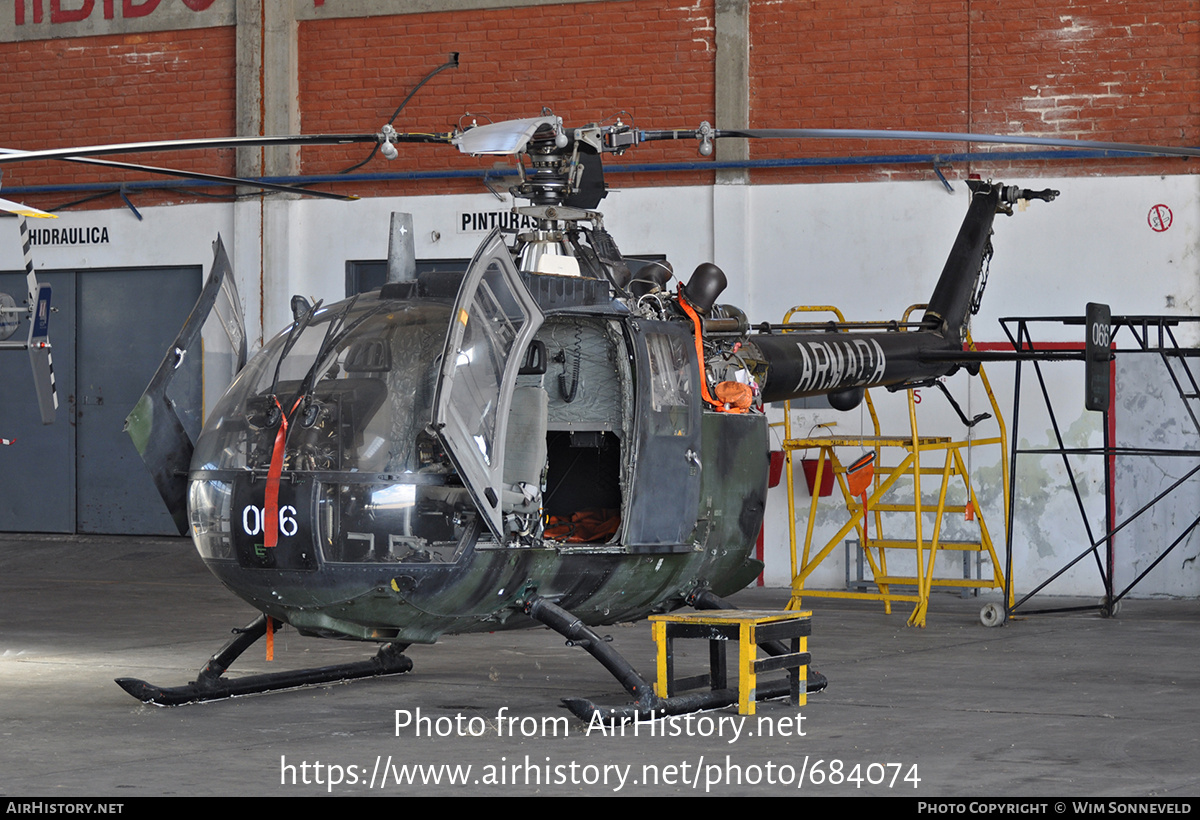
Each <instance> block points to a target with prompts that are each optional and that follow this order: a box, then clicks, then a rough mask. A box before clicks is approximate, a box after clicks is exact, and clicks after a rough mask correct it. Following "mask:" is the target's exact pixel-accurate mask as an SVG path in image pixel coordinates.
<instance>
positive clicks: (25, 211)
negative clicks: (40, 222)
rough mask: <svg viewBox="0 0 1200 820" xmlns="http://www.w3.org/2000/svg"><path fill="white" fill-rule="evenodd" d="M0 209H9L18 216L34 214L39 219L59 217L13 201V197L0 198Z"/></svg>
mask: <svg viewBox="0 0 1200 820" xmlns="http://www.w3.org/2000/svg"><path fill="white" fill-rule="evenodd" d="M0 211H8V212H9V213H14V214H16V215H17V216H33V217H37V218H38V219H58V217H57V216H55V215H54V214H50V213H46V212H45V211H39V210H38V209H37V208H31V207H29V206H28V205H22V204H21V203H20V202H13V201H12V200H11V199H0Z"/></svg>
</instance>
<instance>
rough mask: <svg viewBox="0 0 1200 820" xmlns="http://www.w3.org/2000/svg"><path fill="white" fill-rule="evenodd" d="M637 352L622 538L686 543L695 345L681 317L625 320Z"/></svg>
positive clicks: (695, 411) (693, 458)
mask: <svg viewBox="0 0 1200 820" xmlns="http://www.w3.org/2000/svg"><path fill="white" fill-rule="evenodd" d="M630 334H631V337H632V340H633V347H634V350H635V351H636V356H635V361H636V363H637V396H636V398H635V402H636V404H635V407H636V411H635V416H636V420H635V422H634V429H635V431H636V432H635V433H634V439H635V442H636V444H635V446H636V448H637V449H636V457H635V460H634V464H633V471H634V472H633V482H632V485H633V486H632V490H631V492H630V494H629V496H630V497H629V500H628V502H627V504H626V514H625V516H624V518H625V543H626V544H627V545H628V547H629V549H630V551H631V552H660V551H673V548H678V549H689V550H690V549H691V545H690V544H689V543H686V539H688V537H689V536H690V535H691V534H692V531H693V530H694V529H695V528H696V516H697V514H698V511H699V508H700V470H701V467H702V465H701V462H700V441H701V436H700V398H699V395H698V394H697V391H698V390H699V387H698V385H697V382H696V380H697V379H698V378H699V368H698V364H697V362H696V343H695V340H694V338H693V337H692V335H691V332H690V330H689V329H688V328H687V327H686V326H685V325H683V324H681V323H675V322H654V321H646V320H638V321H634V322H631V323H630Z"/></svg>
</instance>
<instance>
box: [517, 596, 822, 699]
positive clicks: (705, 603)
mask: <svg viewBox="0 0 1200 820" xmlns="http://www.w3.org/2000/svg"><path fill="white" fill-rule="evenodd" d="M691 603H692V604H693V606H695V607H696V608H697V609H736V607H733V606H731V605H729V604H727V603H725V602H724V601H722V600H721V599H720V598H718V597H717V596H715V595H712V594H711V593H708V592H703V593H701V594H700V595H698V596H696V598H695V600H693V601H692V602H691ZM525 612H526V614H527V615H529V617H531V618H533V619H534V620H535V621H538V622H540V623H543V624H545V625H546V626H548V627H550V628H551V629H553V630H554V631H555V632H557V633H559V634H560V635H562V636H563V637H565V638H566V639H567V643H568V645H570V646H578V647H581V648H583V649H586V650H587V651H588V653H589V654H590V655H591V656H592V657H593V658H595V659H596V660H598V661H599V662H600V664H601V665H602V666H603V667H604V668H605V669H607V670H608V671H609V672H610V673H611V674H612V676H613V677H614V678H616V679H617V681H618V682H619V683H620V684H621V685H622V686H623V687H624V688H625V691H626V692H628V693H629V694H630V695H631V696H632V697H633V698H634V702H633V703H631V704H626V705H624V706H615V707H612V706H597V705H596V704H595V703H593V702H592V701H590V700H588V699H587V698H563V705H564V706H566V707H567V709H568V710H570V712H571V714H573V715H575V717H577V718H579V719H580V720H583V721H586V722H589V723H590V722H591V720H592V718H593V717H594V716H596V715H599V716H600V717H601V718H602V719H604V720H606V721H607V720H617V721H631V720H634V719H637V720H651V719H654V718H659V717H664V716H667V715H682V714H687V713H688V712H699V711H703V710H705V709H720V708H721V707H724V706H730V705H732V704H735V703H737V702H738V692H737V690H736V689H712V690H709V691H706V692H698V693H696V694H689V695H675V696H673V697H669V698H661V697H659V696H657V695H655V694H654V689H653V687H652V686H651V685H650V684H649V683H647V682H646V680H645V679H644V678H642V676H641V675H640V674H638V672H637V670H636V669H634V668H633V666H632V665H631V664H630V663H629V661H627V660H625V658H624V657H622V656H621V654H620V653H619V652H617V651H616V650H615V649H613V648H612V647H610V646H609V645H608V643H607V641H606V640H605V639H604V638H602V637H601V636H600V635H598V634H597V633H596V632H595V631H594V630H593V629H592V628H591V627H589V626H587V624H585V623H583V621H581V620H580V619H579V618H577V617H576V616H574V615H572V614H571V613H570V612H568V611H567V610H565V609H563V608H562V607H560V606H558V605H557V604H554V603H551V602H550V601H548V600H546V599H545V598H540V597H534V598H531V599H530V600H529V601H528V602H527V603H526V605H525ZM763 649H765V650H766V651H767V652H769V653H770V654H772V655H774V654H777V650H778V651H780V652H785V651H786V649H785V648H784V647H783V646H782V645H781V646H779V647H773V646H765V645H764V646H763ZM827 685H828V681H826V679H825V676H824V675H822V674H821V673H820V672H814V671H813V670H811V669H810V670H809V671H808V680H807V681H806V691H808V692H810V693H811V692H820V691H821V690H822V689H824V688H825V687H826V686H827ZM790 693H791V684H790V682H789V681H787V680H783V681H779V682H777V683H769V684H759V686H758V688H757V694H756V700H772V699H774V698H781V697H786V696H787V695H789V694H790Z"/></svg>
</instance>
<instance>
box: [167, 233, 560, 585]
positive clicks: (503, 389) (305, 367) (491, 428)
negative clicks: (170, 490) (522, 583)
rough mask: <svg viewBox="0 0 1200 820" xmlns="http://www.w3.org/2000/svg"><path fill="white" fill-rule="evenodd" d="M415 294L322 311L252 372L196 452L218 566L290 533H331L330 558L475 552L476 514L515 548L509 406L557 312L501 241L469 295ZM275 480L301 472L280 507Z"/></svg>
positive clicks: (202, 526)
mask: <svg viewBox="0 0 1200 820" xmlns="http://www.w3.org/2000/svg"><path fill="white" fill-rule="evenodd" d="M414 295H415V294H413V293H411V292H410V293H409V294H407V296H408V297H409V298H392V296H391V295H389V294H387V293H386V292H385V293H384V294H378V293H376V294H368V295H365V296H362V297H356V298H354V299H349V300H346V301H344V302H340V303H338V304H336V305H333V306H331V307H329V308H325V309H321V308H320V307H319V306H318V308H316V309H312V310H310V311H308V312H307V313H305V314H304V315H302V316H301V317H299V318H298V319H297V321H296V322H295V323H294V324H293V325H292V327H290V328H289V329H288V330H287V331H285V332H283V333H281V334H280V335H278V336H277V337H275V338H274V339H273V340H272V341H271V342H269V343H268V344H267V345H266V347H265V348H264V349H263V351H262V352H260V353H259V355H257V356H255V357H254V359H253V360H252V361H251V362H250V364H248V365H247V367H246V368H245V369H244V370H243V371H242V372H241V374H240V375H239V376H238V378H237V379H236V380H235V382H234V384H233V385H232V387H231V388H230V390H229V391H228V392H227V393H226V395H225V396H224V398H222V399H221V401H220V402H219V403H218V405H217V407H216V408H215V409H214V411H213V415H212V418H211V419H210V420H209V423H208V424H207V425H206V427H205V430H204V433H203V434H202V435H201V437H200V439H199V441H198V442H197V444H196V448H195V452H194V455H193V459H192V469H191V478H192V485H191V501H192V503H191V505H190V506H191V509H192V524H193V532H194V533H195V534H196V536H197V541H198V542H200V543H202V547H201V552H202V553H204V554H206V557H217V558H219V557H222V556H224V557H234V553H235V552H236V553H237V557H239V559H242V558H243V557H244V556H243V553H246V554H247V555H248V554H249V553H248V552H247V550H248V551H249V552H254V551H255V548H256V543H257V542H255V541H254V539H255V538H256V537H260V534H261V533H262V532H263V531H264V530H265V529H266V528H267V527H269V526H272V525H277V526H278V533H279V536H280V539H281V540H280V545H281V546H286V545H285V544H284V543H283V541H284V540H285V539H287V538H294V539H295V540H296V541H297V542H300V541H305V540H307V541H308V543H309V544H310V545H311V543H312V540H313V536H315V541H316V543H318V544H321V545H322V549H323V550H324V552H325V558H326V560H335V561H337V560H343V561H345V560H376V561H378V560H384V561H387V560H404V557H403V556H404V555H406V554H408V553H409V552H412V551H416V552H420V553H421V554H424V555H429V554H430V552H431V551H432V552H434V553H436V552H437V550H436V549H435V547H436V545H438V544H441V545H447V544H448V545H451V546H453V545H454V544H461V542H462V538H463V529H464V526H465V525H466V523H467V522H471V521H474V519H475V514H476V511H478V513H479V514H480V518H481V520H482V522H483V523H485V524H486V525H487V526H488V528H489V529H491V530H492V532H493V533H494V534H495V535H496V537H497V539H498V540H500V539H503V537H504V532H505V530H504V514H505V512H506V511H511V509H512V508H513V504H512V503H509V502H507V500H506V491H507V490H508V484H506V483H505V481H506V479H508V478H509V476H508V475H506V473H505V470H504V449H505V446H506V432H507V427H508V422H509V414H508V412H507V411H508V408H510V407H511V406H512V405H513V404H514V391H515V389H516V387H515V382H516V376H517V371H518V370H519V368H520V364H521V361H522V360H523V358H524V353H525V351H526V350H527V349H528V348H529V345H530V341H531V340H532V338H533V335H534V333H535V332H536V331H537V329H538V327H539V326H540V324H541V319H542V314H541V311H540V310H539V309H538V307H537V304H536V302H534V301H533V298H532V297H531V296H530V295H529V292H528V291H527V290H526V289H525V288H524V286H523V285H522V284H521V281H520V276H519V274H518V273H517V271H516V268H515V267H514V265H513V262H512V258H511V255H510V253H509V251H508V248H507V246H506V245H505V244H504V242H503V240H502V239H501V237H500V234H499V233H498V232H497V233H495V234H493V236H492V237H491V238H490V239H489V240H488V241H487V242H485V243H484V244H483V246H482V247H481V248H480V251H479V252H478V253H477V255H476V258H475V260H474V261H473V262H472V264H471V267H470V268H469V269H468V272H467V274H466V276H465V278H464V279H463V281H462V284H461V286H460V287H459V288H458V296H457V300H451V299H450V298H449V297H448V296H446V295H440V296H421V297H419V298H411V297H413V296H414ZM518 398H521V397H518ZM523 403H524V404H527V402H523V401H517V402H516V404H517V405H522V404H523ZM543 403H544V402H543ZM534 410H535V412H536V408H534ZM543 415H544V413H543ZM539 435H540V437H541V438H543V439H544V436H545V422H544V420H543V421H542V423H541V425H540V431H539ZM538 469H539V470H540V465H539V468H538ZM272 473H273V474H274V476H275V478H276V480H278V478H279V477H280V476H281V475H282V476H283V477H284V478H285V479H286V480H284V481H282V482H279V486H278V489H277V490H276V491H275V492H276V493H277V497H276V498H275V499H274V500H275V502H276V505H275V506H273V505H272V504H271V502H270V501H267V502H265V503H264V502H262V501H256V500H255V499H262V498H263V493H264V489H263V488H264V484H263V482H264V481H267V482H268V483H269V480H268V479H269V476H270V474H272ZM271 492H272V491H271V490H269V489H268V490H267V491H266V494H267V496H268V498H270V496H271ZM468 494H469V496H470V498H468ZM502 500H506V503H501V502H502ZM273 509H278V510H279V511H280V512H279V517H278V521H277V522H276V521H275V519H274V515H273V513H271V512H268V510H273ZM288 510H291V512H290V513H289V512H288ZM309 510H316V511H317V512H316V514H315V515H313V514H311V513H306V512H305V511H309ZM198 516H199V517H200V518H204V519H205V520H199V519H198ZM214 516H215V518H214ZM289 516H291V517H290V518H289ZM310 518H314V519H315V520H314V521H313V522H312V523H311V524H309V523H308V519H310ZM219 519H224V520H219ZM314 529H315V530H316V531H317V532H312V530H314ZM376 530H378V531H379V532H378V533H376V532H375V531H376ZM205 533H209V534H212V535H211V537H207V538H206V536H205V535H204V534H205ZM221 533H228V534H230V537H226V536H224V535H221ZM398 533H399V535H398ZM347 539H349V541H348V540H347ZM397 539H401V540H400V542H398V541H397ZM243 541H244V542H245V544H242V542H243ZM350 542H353V543H350ZM359 542H361V543H369V544H372V546H371V547H369V548H368V549H366V551H365V552H364V551H363V550H361V549H359V546H360V543H359ZM385 542H386V543H389V544H392V545H393V546H394V545H395V544H397V543H400V544H401V547H403V549H400V550H396V549H392V548H391V547H388V548H386V549H385V548H384V547H383V546H381V545H382V544H384V543H385ZM243 547H245V549H243ZM259 552H260V553H261V554H262V557H263V558H264V560H269V561H270V562H272V563H271V566H276V567H278V566H281V563H280V562H283V563H284V564H287V565H293V566H294V568H311V567H312V566H315V563H314V558H313V555H312V552H313V550H312V547H311V546H308V547H307V548H305V549H301V550H288V549H279V550H268V551H266V552H263V551H262V550H261V548H259ZM267 552H269V553H271V554H270V555H267ZM451 552H454V550H453V549H451ZM360 553H361V556H362V557H361V559H360V558H355V557H352V556H356V555H359V554H360ZM289 555H290V556H291V558H290V559H288V558H287V556H289ZM246 560H250V559H248V558H247V559H246Z"/></svg>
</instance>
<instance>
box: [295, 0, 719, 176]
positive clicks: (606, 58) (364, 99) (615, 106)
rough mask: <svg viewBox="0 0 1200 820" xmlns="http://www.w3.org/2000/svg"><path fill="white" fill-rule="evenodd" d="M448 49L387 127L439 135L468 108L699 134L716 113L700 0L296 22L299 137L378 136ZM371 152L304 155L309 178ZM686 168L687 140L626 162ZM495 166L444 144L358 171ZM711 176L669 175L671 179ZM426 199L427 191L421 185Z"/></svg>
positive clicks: (709, 23) (709, 18)
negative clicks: (454, 63)
mask: <svg viewBox="0 0 1200 820" xmlns="http://www.w3.org/2000/svg"><path fill="white" fill-rule="evenodd" d="M453 51H457V52H460V54H461V55H462V56H461V58H460V59H461V65H460V67H459V68H458V69H457V70H447V71H445V72H443V73H442V74H439V75H438V76H437V77H436V78H434V79H433V80H432V81H431V82H430V83H429V84H428V85H426V86H425V87H424V88H423V89H421V91H420V92H419V93H418V94H417V96H416V97H414V98H413V99H412V101H411V102H410V103H409V104H408V106H407V107H406V108H405V110H404V112H403V113H402V114H401V115H400V118H399V119H398V120H397V121H396V127H397V130H401V131H404V130H407V131H433V132H445V131H448V130H451V129H453V128H455V127H456V126H458V125H459V124H460V123H461V124H466V123H468V122H470V119H471V118H470V117H468V118H466V119H464V118H463V115H464V113H465V112H470V114H471V115H473V116H474V117H476V118H477V119H478V122H480V123H485V122H487V121H488V120H489V119H492V120H503V119H509V118H514V117H534V116H538V115H539V114H540V113H541V111H542V108H543V106H545V107H549V108H550V109H552V110H553V111H554V113H556V114H558V115H559V116H562V117H563V118H564V120H565V121H566V123H567V124H568V126H569V125H571V124H581V123H588V122H595V121H599V120H604V119H606V118H611V117H614V116H615V115H617V114H619V113H621V112H627V114H624V115H623V117H624V120H625V121H626V122H630V121H631V120H632V122H634V123H636V124H638V125H641V126H644V127H658V128H662V127H667V128H670V127H687V128H695V127H696V126H697V125H699V123H700V122H701V120H704V119H709V120H711V119H712V116H713V115H712V111H713V106H714V56H715V55H714V51H713V0H697V2H696V3H695V4H694V6H691V7H680V6H676V5H675V4H670V5H668V4H663V3H654V4H650V3H644V2H634V1H633V0H629V1H628V2H614V3H591V4H586V5H580V6H572V5H564V6H541V7H531V8H518V9H495V10H488V11H474V12H463V13H439V14H419V15H404V16H397V17H390V18H386V17H385V18H365V19H342V20H329V21H313V22H307V23H304V24H302V25H301V27H300V54H301V66H300V99H301V109H302V111H303V114H302V117H303V127H304V130H305V131H311V132H319V131H324V130H334V131H337V130H346V129H350V130H359V129H367V130H378V129H379V127H380V126H381V125H382V124H383V123H384V122H386V120H387V118H389V117H390V116H391V115H392V113H393V112H394V111H395V109H396V107H397V106H398V105H399V104H400V102H401V101H402V100H403V99H404V97H405V96H406V95H407V93H408V92H409V91H410V90H411V89H412V88H413V87H414V86H415V85H416V84H417V83H418V82H420V80H421V78H422V77H423V76H424V75H425V74H426V73H427V72H428V71H430V70H432V69H433V68H435V67H436V66H438V65H440V64H441V63H443V62H445V61H446V59H447V56H448V55H449V54H450V52H453ZM367 150H369V149H362V148H361V147H358V148H352V149H346V150H337V149H334V150H322V151H320V152H308V153H307V154H306V155H305V157H304V160H303V167H304V171H305V173H332V172H336V171H339V170H342V169H344V168H345V167H347V166H349V165H351V164H353V163H354V162H357V161H358V160H360V159H362V158H363V157H364V156H365V155H366V153H367ZM694 158H696V146H695V143H690V144H686V145H683V144H677V145H663V144H658V145H648V146H644V147H640V148H638V149H637V150H635V151H633V152H632V153H630V154H629V155H628V157H627V159H628V161H630V162H638V163H642V162H656V161H665V160H673V159H694ZM495 160H496V158H479V159H476V158H471V157H465V156H456V155H455V154H454V153H453V150H452V149H448V148H446V147H436V146H402V147H401V157H400V158H399V159H397V160H395V161H393V162H391V163H387V162H385V161H384V160H382V159H376V160H375V161H373V162H372V163H371V164H370V165H369V166H367V167H366V168H364V169H363V170H364V171H370V170H378V171H401V170H405V171H419V170H434V169H441V168H453V169H465V168H490V167H491V166H492V164H493V163H494V162H495ZM710 176H711V175H707V174H705V175H691V176H690V177H686V176H685V177H682V178H680V177H679V176H678V175H672V176H671V180H672V181H673V182H687V181H700V180H702V179H704V178H706V177H710ZM664 179H665V178H664V177H663V176H662V175H653V176H649V177H645V176H644V177H643V178H642V179H641V180H637V181H635V180H633V179H632V178H631V177H630V176H629V175H626V174H622V175H619V177H617V176H614V177H613V178H611V179H610V180H609V182H610V184H614V183H617V184H631V183H635V182H641V183H646V182H662V181H664ZM618 180H619V181H618ZM412 187H413V186H393V187H392V188H391V190H393V191H395V190H397V189H400V190H403V189H406V188H407V189H411V188H412ZM438 188H439V190H456V191H477V190H479V183H478V182H477V181H462V182H458V183H451V184H450V185H449V186H447V185H446V184H445V183H438ZM421 189H422V190H424V191H426V192H428V191H429V183H424V184H423V186H422V187H421Z"/></svg>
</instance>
